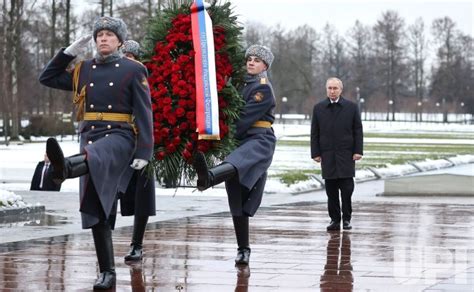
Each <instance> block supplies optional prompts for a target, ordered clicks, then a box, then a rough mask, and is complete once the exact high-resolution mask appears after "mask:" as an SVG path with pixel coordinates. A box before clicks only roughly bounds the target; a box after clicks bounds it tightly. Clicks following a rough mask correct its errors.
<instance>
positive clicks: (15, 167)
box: [0, 121, 474, 199]
mask: <svg viewBox="0 0 474 292" xmlns="http://www.w3.org/2000/svg"><path fill="white" fill-rule="evenodd" d="M274 129H275V134H276V135H277V137H278V138H279V139H281V140H290V139H306V140H308V139H309V133H310V126H309V124H308V123H306V124H304V125H294V124H285V125H283V124H275V125H274ZM364 130H365V132H383V133H387V132H390V133H391V132H394V133H395V132H400V133H407V132H410V133H424V132H436V133H439V132H446V133H460V135H462V134H463V133H474V125H460V124H440V123H437V124H434V123H417V124H415V123H403V122H402V123H398V122H367V121H364ZM301 136H304V137H301ZM46 139H47V138H46V137H38V138H34V139H32V140H34V141H35V142H34V143H25V144H23V145H13V144H12V145H10V146H5V145H0V191H1V193H0V195H1V197H0V199H1V198H5V197H8V198H11V192H6V191H11V190H29V187H30V180H31V177H32V176H33V171H34V169H35V167H36V164H37V163H38V162H39V160H41V159H42V157H43V154H44V152H45V145H46V143H45V141H46ZM58 140H59V139H58ZM369 140H370V141H371V142H380V143H395V142H397V143H426V142H427V141H425V140H426V139H417V138H414V139H408V138H407V139H387V138H368V139H366V141H369ZM401 140H403V142H400V141H401ZM436 140H437V139H429V142H430V143H436ZM433 141H435V142H433ZM442 142H443V143H444V144H446V143H449V144H457V143H462V144H469V145H473V144H474V141H472V140H469V139H445V140H443V141H442ZM60 144H61V147H62V148H63V152H64V154H65V156H69V155H73V154H76V153H77V151H78V149H79V144H78V142H77V140H76V137H71V136H69V137H65V138H63V142H60ZM466 163H474V153H473V154H472V155H458V156H456V157H450V158H449V159H447V160H446V159H439V160H426V161H422V162H416V163H413V164H404V165H387V166H386V167H384V168H378V169H363V170H358V171H357V172H356V177H355V179H356V181H364V180H369V179H377V178H378V177H381V178H388V177H396V176H402V175H407V174H412V173H416V172H419V171H420V170H422V171H426V170H433V169H441V168H445V167H449V166H452V165H460V164H466ZM295 164H297V165H295ZM295 167H298V168H299V169H312V168H315V167H316V166H315V163H314V161H312V160H311V159H310V149H304V147H291V146H277V149H276V152H275V156H274V160H273V163H272V166H271V167H270V169H269V174H270V176H269V178H268V180H267V184H266V188H265V191H266V192H267V193H276V192H279V193H295V192H303V191H305V190H310V189H315V188H321V187H322V184H321V182H320V179H318V178H317V177H316V176H314V177H311V178H310V179H309V180H307V181H303V182H298V183H295V184H293V185H291V186H287V185H285V184H284V183H282V182H280V181H279V180H276V179H272V177H271V175H272V174H275V173H277V172H281V171H285V170H291V169H295ZM470 175H473V174H472V173H471V174H470ZM78 189H79V179H78V178H76V179H71V180H66V181H65V182H64V183H63V185H62V187H61V192H78ZM2 190H3V191H2ZM222 190H223V184H221V185H219V186H216V187H214V188H211V189H208V190H206V191H204V192H203V195H206V196H223V195H224V194H225V192H223V191H222ZM157 194H158V195H176V196H179V195H194V194H198V193H197V191H196V189H195V188H192V187H187V188H183V187H180V188H177V189H164V188H161V187H158V188H157Z"/></svg>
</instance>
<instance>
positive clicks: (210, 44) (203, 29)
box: [191, 0, 219, 140]
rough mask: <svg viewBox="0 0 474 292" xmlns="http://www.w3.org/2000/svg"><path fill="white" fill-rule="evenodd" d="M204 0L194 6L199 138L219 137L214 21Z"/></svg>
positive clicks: (193, 31) (192, 15)
mask: <svg viewBox="0 0 474 292" xmlns="http://www.w3.org/2000/svg"><path fill="white" fill-rule="evenodd" d="M205 4H206V5H208V4H207V3H204V1H203V0H194V2H193V4H192V5H191V25H192V36H193V46H194V51H195V53H196V54H195V58H194V68H195V75H196V128H197V132H198V134H199V139H205V140H219V105H218V101H217V82H216V60H215V56H214V34H213V31H212V21H211V18H210V17H209V14H207V11H206V9H205V6H204V5H205Z"/></svg>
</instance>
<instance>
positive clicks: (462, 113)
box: [460, 101, 464, 123]
mask: <svg viewBox="0 0 474 292" xmlns="http://www.w3.org/2000/svg"><path fill="white" fill-rule="evenodd" d="M460 106H461V121H462V122H463V123H464V102H462V101H461V104H460Z"/></svg>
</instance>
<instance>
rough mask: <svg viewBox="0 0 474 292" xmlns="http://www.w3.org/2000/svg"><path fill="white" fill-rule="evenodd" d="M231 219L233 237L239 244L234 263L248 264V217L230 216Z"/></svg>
mask: <svg viewBox="0 0 474 292" xmlns="http://www.w3.org/2000/svg"><path fill="white" fill-rule="evenodd" d="M232 221H233V222H234V230H235V237H236V238H237V245H238V246H239V248H238V249H237V257H236V258H235V263H236V264H239V265H248V264H249V261H250V245H249V217H247V216H232Z"/></svg>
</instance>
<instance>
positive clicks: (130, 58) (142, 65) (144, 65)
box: [125, 56, 146, 69]
mask: <svg viewBox="0 0 474 292" xmlns="http://www.w3.org/2000/svg"><path fill="white" fill-rule="evenodd" d="M125 58H127V59H128V60H130V61H133V62H136V63H138V64H140V65H142V66H143V67H145V69H146V66H145V65H144V64H143V63H142V62H140V61H138V60H135V59H132V58H129V57H126V56H125Z"/></svg>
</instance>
